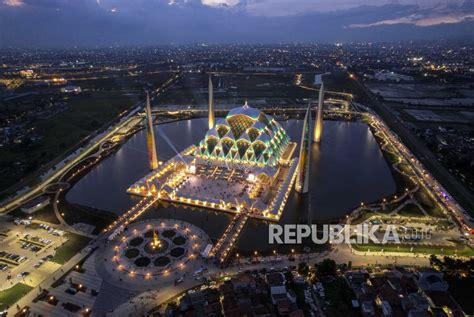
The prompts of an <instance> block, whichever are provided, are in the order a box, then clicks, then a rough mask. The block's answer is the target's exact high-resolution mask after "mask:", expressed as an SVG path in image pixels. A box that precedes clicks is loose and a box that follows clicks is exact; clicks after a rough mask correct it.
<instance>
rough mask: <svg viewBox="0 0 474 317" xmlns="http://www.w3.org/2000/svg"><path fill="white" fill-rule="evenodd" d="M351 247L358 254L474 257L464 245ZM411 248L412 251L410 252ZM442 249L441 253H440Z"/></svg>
mask: <svg viewBox="0 0 474 317" xmlns="http://www.w3.org/2000/svg"><path fill="white" fill-rule="evenodd" d="M352 247H353V248H354V249H355V250H357V251H360V252H367V251H368V250H370V251H373V252H379V251H381V250H383V251H384V252H407V253H423V254H435V255H455V254H457V255H459V256H474V249H472V248H471V247H468V246H466V245H465V244H460V243H459V244H457V245H456V246H452V247H446V246H444V247H441V246H427V245H410V244H385V245H383V244H373V243H369V244H352ZM411 248H413V251H411ZM441 249H443V252H441Z"/></svg>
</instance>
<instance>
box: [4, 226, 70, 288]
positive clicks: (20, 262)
mask: <svg viewBox="0 0 474 317" xmlns="http://www.w3.org/2000/svg"><path fill="white" fill-rule="evenodd" d="M65 234H66V233H65V232H64V231H62V230H60V229H57V228H52V227H50V226H48V225H45V224H41V223H38V222H31V221H15V222H4V223H2V229H1V230H0V279H1V280H3V281H7V282H6V283H2V285H1V288H0V290H3V289H7V288H9V287H11V286H13V285H15V284H16V283H18V282H22V283H24V284H27V285H30V286H33V287H34V286H36V285H38V284H39V283H40V282H41V281H42V280H43V279H44V278H45V277H46V276H48V275H49V274H51V273H52V272H54V271H55V270H57V269H58V268H59V267H60V266H61V265H60V264H58V263H54V262H52V261H51V259H52V258H53V255H54V252H55V249H57V248H58V247H59V246H61V245H62V244H63V243H65V242H66V241H67V238H66V237H65Z"/></svg>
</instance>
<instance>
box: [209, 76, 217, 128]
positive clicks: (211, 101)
mask: <svg viewBox="0 0 474 317" xmlns="http://www.w3.org/2000/svg"><path fill="white" fill-rule="evenodd" d="M208 116H209V120H208V121H209V129H212V128H214V123H215V120H216V119H215V117H214V86H213V85H212V77H211V75H209V114H208Z"/></svg>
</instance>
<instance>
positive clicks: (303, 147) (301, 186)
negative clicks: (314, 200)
mask: <svg viewBox="0 0 474 317" xmlns="http://www.w3.org/2000/svg"><path fill="white" fill-rule="evenodd" d="M310 161H311V105H309V106H308V109H306V115H305V116H304V123H303V131H302V132H301V144H300V157H299V160H298V168H297V170H296V183H295V189H296V191H297V192H299V193H302V194H304V193H307V192H308V191H309V168H310V165H309V164H310Z"/></svg>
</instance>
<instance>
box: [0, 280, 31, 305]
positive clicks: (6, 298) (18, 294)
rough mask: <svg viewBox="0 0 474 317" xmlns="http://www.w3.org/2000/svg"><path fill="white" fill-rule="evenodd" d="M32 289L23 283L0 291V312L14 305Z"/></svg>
mask: <svg viewBox="0 0 474 317" xmlns="http://www.w3.org/2000/svg"><path fill="white" fill-rule="evenodd" d="M32 289H33V287H31V286H28V285H26V284H23V283H17V284H15V285H14V286H13V287H10V288H9V289H6V290H4V291H0V311H2V310H4V309H5V308H7V307H9V306H10V305H12V304H14V303H16V301H17V300H19V299H20V298H22V297H23V296H24V295H25V294H26V293H28V292H29V291H31V290H32Z"/></svg>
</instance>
